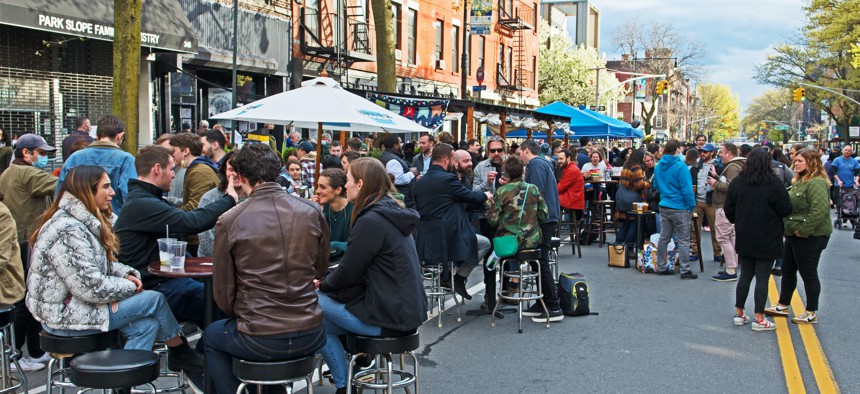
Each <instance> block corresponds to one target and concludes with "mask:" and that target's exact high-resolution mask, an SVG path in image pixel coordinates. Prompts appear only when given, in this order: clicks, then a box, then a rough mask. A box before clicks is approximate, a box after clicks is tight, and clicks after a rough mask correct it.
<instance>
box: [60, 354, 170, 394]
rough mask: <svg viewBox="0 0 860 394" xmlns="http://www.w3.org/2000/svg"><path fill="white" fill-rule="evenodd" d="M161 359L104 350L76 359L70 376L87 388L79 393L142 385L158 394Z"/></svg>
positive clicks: (75, 382)
mask: <svg viewBox="0 0 860 394" xmlns="http://www.w3.org/2000/svg"><path fill="white" fill-rule="evenodd" d="M160 360H161V358H160V357H158V355H157V354H155V353H153V352H151V351H148V350H128V349H111V350H102V351H98V352H93V353H87V354H84V355H81V356H78V357H75V359H74V360H72V362H71V365H72V371H71V374H70V375H69V376H70V377H71V380H72V383H74V384H75V385H76V386H78V387H81V388H83V390H81V391H78V393H79V394H80V393H83V392H86V391H89V390H92V389H111V390H114V391H115V390H118V389H129V390H130V389H131V388H132V387H135V386H142V385H147V386H149V387H150V389H151V390H152V391H153V392H155V385H153V384H152V382H154V381H155V379H158V374H159V373H160V372H161V370H160V368H159V367H158V364H159V361H160Z"/></svg>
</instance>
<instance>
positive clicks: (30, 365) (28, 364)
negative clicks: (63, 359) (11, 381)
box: [12, 358, 45, 372]
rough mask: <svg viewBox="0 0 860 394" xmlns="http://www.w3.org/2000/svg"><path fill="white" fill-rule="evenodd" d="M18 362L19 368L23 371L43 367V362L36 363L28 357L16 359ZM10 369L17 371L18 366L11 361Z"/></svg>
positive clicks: (37, 369) (36, 369) (31, 370)
mask: <svg viewBox="0 0 860 394" xmlns="http://www.w3.org/2000/svg"><path fill="white" fill-rule="evenodd" d="M18 364H19V365H21V370H22V371H24V372H33V371H39V370H42V369H45V364H42V363H37V362H35V361H33V360H30V359H28V358H22V359H20V360H18ZM12 371H16V372H17V371H18V366H17V365H15V363H12Z"/></svg>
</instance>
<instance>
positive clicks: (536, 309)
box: [523, 302, 543, 317]
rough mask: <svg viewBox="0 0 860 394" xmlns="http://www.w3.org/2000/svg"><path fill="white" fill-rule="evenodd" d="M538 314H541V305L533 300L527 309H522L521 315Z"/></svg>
mask: <svg viewBox="0 0 860 394" xmlns="http://www.w3.org/2000/svg"><path fill="white" fill-rule="evenodd" d="M540 315H543V306H541V304H540V303H539V302H535V303H534V304H532V306H530V307H529V308H528V309H526V310H523V316H529V317H534V316H540Z"/></svg>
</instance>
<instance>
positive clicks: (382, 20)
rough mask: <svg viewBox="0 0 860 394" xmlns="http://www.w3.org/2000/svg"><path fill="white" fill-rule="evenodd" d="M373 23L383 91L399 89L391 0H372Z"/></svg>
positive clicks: (380, 86) (380, 85)
mask: <svg viewBox="0 0 860 394" xmlns="http://www.w3.org/2000/svg"><path fill="white" fill-rule="evenodd" d="M370 7H371V8H372V9H373V24H374V25H375V26H376V74H377V80H378V82H377V86H378V89H379V91H381V92H394V91H395V90H396V89H397V74H396V70H395V62H396V59H395V58H394V25H393V24H392V23H391V19H392V15H391V0H372V1H371V2H370Z"/></svg>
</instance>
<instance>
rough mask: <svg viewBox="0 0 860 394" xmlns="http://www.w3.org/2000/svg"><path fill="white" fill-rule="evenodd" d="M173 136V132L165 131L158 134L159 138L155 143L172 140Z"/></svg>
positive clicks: (159, 143)
mask: <svg viewBox="0 0 860 394" xmlns="http://www.w3.org/2000/svg"><path fill="white" fill-rule="evenodd" d="M172 138H173V134H170V133H164V134H162V135H160V136H158V139H156V140H155V145H161V143H162V142H164V141H170V140H171V139H172Z"/></svg>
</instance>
